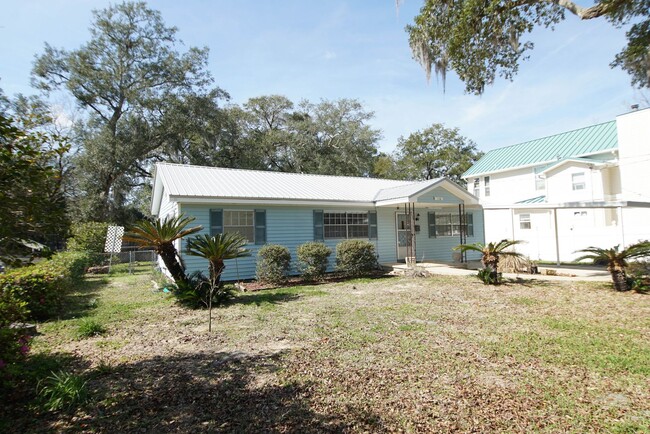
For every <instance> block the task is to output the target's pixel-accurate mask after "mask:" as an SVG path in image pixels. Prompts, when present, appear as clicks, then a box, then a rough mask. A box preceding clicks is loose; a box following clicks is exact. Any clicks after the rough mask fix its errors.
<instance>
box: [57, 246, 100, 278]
mask: <svg viewBox="0 0 650 434" xmlns="http://www.w3.org/2000/svg"><path fill="white" fill-rule="evenodd" d="M50 260H51V261H52V262H53V263H54V264H56V265H57V266H61V267H63V268H64V269H65V270H66V271H65V273H66V277H67V278H68V279H70V280H72V281H74V282H78V281H80V280H81V279H83V277H84V274H85V273H86V269H87V268H88V267H89V266H90V263H91V255H90V254H89V253H88V252H76V251H67V252H59V253H57V254H55V255H53V256H52V258H51V259H50Z"/></svg>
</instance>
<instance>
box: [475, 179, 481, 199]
mask: <svg viewBox="0 0 650 434" xmlns="http://www.w3.org/2000/svg"><path fill="white" fill-rule="evenodd" d="M480 195H481V187H480V184H479V180H478V178H474V196H476V197H479V196H480Z"/></svg>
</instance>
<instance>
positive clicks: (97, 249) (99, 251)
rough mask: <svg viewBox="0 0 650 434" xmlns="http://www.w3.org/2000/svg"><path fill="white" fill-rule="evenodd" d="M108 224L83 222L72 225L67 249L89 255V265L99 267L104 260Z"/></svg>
mask: <svg viewBox="0 0 650 434" xmlns="http://www.w3.org/2000/svg"><path fill="white" fill-rule="evenodd" d="M108 226H109V224H108V223H101V222H85V223H75V224H73V225H72V228H71V233H72V237H71V238H70V239H68V244H67V248H68V250H70V251H73V252H87V253H89V259H90V263H89V265H101V263H102V262H103V259H104V255H103V252H104V245H105V244H106V232H107V231H108Z"/></svg>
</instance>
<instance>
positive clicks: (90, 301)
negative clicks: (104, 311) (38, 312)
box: [58, 277, 108, 319]
mask: <svg viewBox="0 0 650 434" xmlns="http://www.w3.org/2000/svg"><path fill="white" fill-rule="evenodd" d="M107 284H108V282H107V280H106V278H105V277H101V278H95V277H93V278H88V277H86V278H85V279H84V280H83V281H82V282H81V283H79V284H78V285H77V287H76V288H74V289H73V290H72V291H71V292H70V293H69V294H67V295H66V296H65V298H64V300H63V306H64V309H63V312H62V313H61V314H60V315H59V317H58V319H70V318H81V317H84V316H86V315H87V314H88V312H90V311H91V310H92V309H94V301H95V300H97V298H98V297H99V291H100V289H101V288H103V287H104V286H106V285H107Z"/></svg>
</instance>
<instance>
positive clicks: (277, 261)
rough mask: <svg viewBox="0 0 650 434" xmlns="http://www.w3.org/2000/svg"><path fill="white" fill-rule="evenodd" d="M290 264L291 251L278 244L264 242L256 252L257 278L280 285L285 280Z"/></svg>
mask: <svg viewBox="0 0 650 434" xmlns="http://www.w3.org/2000/svg"><path fill="white" fill-rule="evenodd" d="M290 266H291V253H290V252H289V249H287V248H286V247H284V246H281V245H279V244H266V245H265V246H263V247H262V248H261V249H260V250H259V252H257V266H256V275H257V279H258V280H260V281H262V282H266V283H271V284H273V285H281V284H283V283H285V282H286V281H287V275H288V274H289V267H290Z"/></svg>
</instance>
